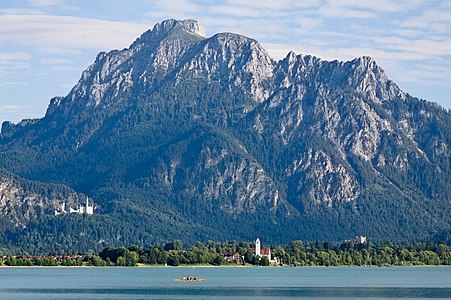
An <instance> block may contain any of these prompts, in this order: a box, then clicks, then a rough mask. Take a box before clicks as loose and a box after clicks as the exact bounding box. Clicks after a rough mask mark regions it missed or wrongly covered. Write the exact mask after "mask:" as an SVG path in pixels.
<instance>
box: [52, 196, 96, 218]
mask: <svg viewBox="0 0 451 300" xmlns="http://www.w3.org/2000/svg"><path fill="white" fill-rule="evenodd" d="M67 213H69V214H80V215H83V214H87V215H93V214H94V203H92V204H91V205H89V198H88V197H86V204H85V205H78V207H77V208H76V209H73V208H72V207H69V211H67V210H66V203H65V202H63V203H62V204H61V206H60V208H59V209H55V216H58V215H62V214H67Z"/></svg>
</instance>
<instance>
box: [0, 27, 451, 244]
mask: <svg viewBox="0 0 451 300" xmlns="http://www.w3.org/2000/svg"><path fill="white" fill-rule="evenodd" d="M450 120H451V114H450V112H449V111H447V110H445V109H443V108H441V107H439V106H438V105H436V104H433V103H430V102H427V101H424V100H419V99H417V98H414V97H412V96H410V95H409V94H407V93H405V92H403V91H401V90H400V89H399V88H398V86H397V85H396V84H395V83H394V82H392V81H391V80H389V79H388V78H387V75H386V74H385V72H384V71H383V70H382V69H381V68H380V67H379V66H378V65H377V64H376V62H375V61H374V60H373V59H371V58H369V57H361V58H357V59H354V60H352V61H348V62H340V61H324V60H321V59H320V58H316V57H313V56H304V55H296V54H294V53H293V52H291V53H289V54H288V55H287V56H286V57H285V58H284V59H282V60H280V61H274V60H273V59H271V57H270V56H269V55H268V53H267V52H266V51H265V49H264V48H263V47H262V46H261V45H260V44H259V43H258V42H257V41H255V40H253V39H250V38H247V37H244V36H241V35H237V34H232V33H219V34H216V35H214V36H212V37H208V38H207V37H205V34H204V30H203V28H202V26H201V25H200V24H199V23H198V22H196V21H194V20H183V21H177V20H166V21H163V22H162V23H160V24H156V25H155V26H154V28H153V29H152V30H149V31H147V32H145V33H143V34H142V35H141V37H139V38H138V39H136V41H135V42H133V43H132V44H131V45H130V47H129V48H126V49H123V50H113V51H111V52H108V53H104V52H102V53H100V54H99V55H98V56H97V58H96V60H95V62H94V63H93V64H92V65H91V66H90V67H88V68H87V69H86V70H85V71H84V72H83V74H82V76H81V78H80V80H79V82H78V83H77V84H76V85H75V86H74V87H73V89H72V90H71V91H70V92H69V94H68V95H67V96H65V97H55V98H53V99H51V101H50V104H49V107H48V109H47V112H46V115H45V116H44V117H43V118H41V119H35V120H23V121H22V122H20V123H18V124H12V123H10V122H4V123H3V125H2V130H1V135H0V167H3V168H5V169H6V170H8V171H9V172H12V173H14V174H17V175H18V176H20V177H23V178H26V179H27V180H34V181H40V182H43V183H58V184H62V185H66V186H68V187H71V188H72V189H74V190H75V191H77V192H78V193H84V194H86V195H88V196H89V197H91V198H92V199H93V200H94V202H95V203H96V204H97V205H98V206H99V207H100V208H101V209H100V210H99V213H98V214H95V215H94V216H89V217H87V216H80V217H78V216H64V217H61V216H56V217H54V216H48V215H46V216H45V217H42V218H39V217H36V218H34V221H33V226H34V227H33V226H31V225H27V223H26V222H25V223H23V226H22V227H21V231H18V229H17V228H16V229H14V232H11V233H8V235H5V236H6V237H5V240H6V241H8V240H11V239H14V238H17V236H19V235H20V234H21V233H23V232H30V230H32V229H30V228H31V227H33V228H34V229H33V230H34V231H33V232H35V233H36V234H35V236H36V238H35V239H33V241H32V243H35V244H40V243H42V239H43V238H42V237H43V236H45V232H46V230H51V228H52V226H57V225H49V224H56V223H58V224H66V223H67V222H79V223H80V224H81V225H80V226H79V228H80V230H84V229H83V228H89V229H90V236H91V239H90V240H86V241H85V242H84V244H83V246H80V247H79V249H81V250H83V249H98V248H99V247H101V246H102V245H103V244H112V245H123V244H126V243H137V244H143V245H146V244H148V243H151V242H158V241H164V240H167V239H172V238H179V237H180V238H182V239H183V240H185V241H186V242H195V241H196V240H205V239H222V240H223V239H253V238H254V237H255V236H260V237H264V238H265V240H268V241H271V242H275V243H277V242H284V241H287V240H290V239H307V240H315V239H320V240H341V239H345V238H347V239H349V238H353V237H354V236H355V235H358V234H364V235H367V236H369V237H370V238H371V239H373V240H387V239H390V240H420V239H431V238H434V237H435V236H443V235H444V234H445V235H446V234H447V233H448V232H449V231H450V229H451V219H450V216H451V211H450V207H451V206H450V201H451V198H450V195H451V185H450V184H449V183H450V178H451V176H450V174H451V168H450V128H451V126H450V125H451V122H450ZM41 202H42V201H41ZM42 203H47V202H45V201H44V202H42ZM44 206H45V205H44ZM46 207H47V206H46ZM45 209H47V208H45ZM45 209H44V210H45ZM30 214H33V213H30ZM2 218H3V219H4V220H10V221H11V218H10V217H9V216H8V215H6V214H3V216H2ZM41 219H42V220H45V221H41ZM69 220H70V221H69ZM43 222H44V223H45V222H46V223H45V224H47V225H46V226H43V225H42V223H43ZM65 222H66V223H65ZM30 224H31V223H30ZM77 224H78V223H77ZM83 224H84V225H83ZM58 226H59V225H58ZM83 226H84V227H83ZM60 227H61V226H60ZM62 227H63V228H61V230H62V232H64V233H67V230H68V229H65V228H64V226H62ZM123 228H126V229H125V232H126V234H120V232H121V231H122V230H123ZM113 232H114V234H112V233H113ZM78 236H80V235H78ZM83 236H84V235H83ZM77 239H78V237H77V236H74V238H73V241H74V242H76V241H77ZM99 241H102V242H101V243H99ZM52 243H53V244H58V245H60V246H58V247H53V248H52V250H54V251H64V249H70V248H69V246H68V243H67V242H64V239H63V238H56V239H55V241H53V242H52ZM36 249H44V248H39V247H37V248H36ZM36 251H38V250H36Z"/></svg>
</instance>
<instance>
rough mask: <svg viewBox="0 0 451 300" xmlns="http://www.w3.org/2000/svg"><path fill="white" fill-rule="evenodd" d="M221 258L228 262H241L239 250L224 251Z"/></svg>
mask: <svg viewBox="0 0 451 300" xmlns="http://www.w3.org/2000/svg"><path fill="white" fill-rule="evenodd" d="M222 258H223V259H224V260H225V261H228V262H236V263H240V262H241V254H240V252H237V251H235V252H225V253H224V254H222Z"/></svg>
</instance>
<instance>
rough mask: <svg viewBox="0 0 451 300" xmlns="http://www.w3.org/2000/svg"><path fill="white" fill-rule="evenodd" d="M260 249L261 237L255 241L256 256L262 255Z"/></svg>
mask: <svg viewBox="0 0 451 300" xmlns="http://www.w3.org/2000/svg"><path fill="white" fill-rule="evenodd" d="M260 250H261V244H260V239H259V238H257V240H256V241H255V255H256V256H259V255H260Z"/></svg>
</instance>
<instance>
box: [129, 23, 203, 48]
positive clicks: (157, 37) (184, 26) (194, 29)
mask: <svg viewBox="0 0 451 300" xmlns="http://www.w3.org/2000/svg"><path fill="white" fill-rule="evenodd" d="M181 32H183V33H187V34H191V35H193V36H195V37H197V38H205V29H204V27H203V26H202V25H201V24H200V23H199V22H197V21H196V20H191V19H187V20H174V19H168V20H165V21H163V22H161V23H157V24H155V26H154V27H153V29H149V30H148V31H146V32H144V33H143V34H142V35H141V36H140V37H139V38H138V39H137V40H136V41H135V42H134V43H133V44H132V46H131V47H132V48H133V47H135V46H137V45H141V44H143V43H144V44H147V43H150V44H153V43H154V42H157V41H161V40H163V39H165V38H166V37H169V36H171V35H172V36H177V35H180V33H181Z"/></svg>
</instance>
